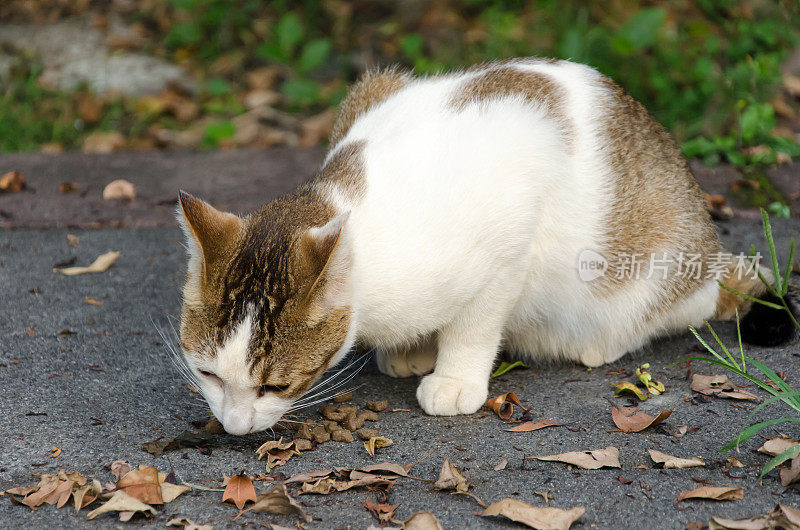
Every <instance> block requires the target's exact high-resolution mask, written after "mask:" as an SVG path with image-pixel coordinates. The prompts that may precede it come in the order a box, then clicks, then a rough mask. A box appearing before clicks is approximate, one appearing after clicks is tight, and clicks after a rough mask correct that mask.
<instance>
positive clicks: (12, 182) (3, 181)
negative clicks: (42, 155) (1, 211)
mask: <svg viewBox="0 0 800 530" xmlns="http://www.w3.org/2000/svg"><path fill="white" fill-rule="evenodd" d="M24 189H25V177H23V176H22V173H20V172H19V171H9V172H8V173H5V174H4V175H3V176H2V177H0V192H5V193H19V192H20V191H22V190H24Z"/></svg>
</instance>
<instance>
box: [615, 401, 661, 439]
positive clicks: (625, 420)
mask: <svg viewBox="0 0 800 530" xmlns="http://www.w3.org/2000/svg"><path fill="white" fill-rule="evenodd" d="M670 414H672V411H671V410H662V411H661V412H660V413H659V414H658V416H656V417H655V418H654V417H652V416H650V415H649V414H646V413H644V412H642V411H641V410H639V408H638V407H611V418H612V419H613V420H614V424H615V425H616V426H617V427H619V430H621V431H622V432H625V433H632V432H639V431H643V430H645V429H646V428H648V427H652V426H655V425H658V424H659V423H661V422H662V421H664V420H665V419H667V418H669V416H670Z"/></svg>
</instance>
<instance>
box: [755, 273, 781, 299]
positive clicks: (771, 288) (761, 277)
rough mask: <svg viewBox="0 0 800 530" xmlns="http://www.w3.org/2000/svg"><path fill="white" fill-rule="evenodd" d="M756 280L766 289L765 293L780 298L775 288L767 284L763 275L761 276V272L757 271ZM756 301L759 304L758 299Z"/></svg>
mask: <svg viewBox="0 0 800 530" xmlns="http://www.w3.org/2000/svg"><path fill="white" fill-rule="evenodd" d="M758 279H759V280H761V283H763V284H764V287H766V288H767V292H769V294H771V295H772V296H777V297H780V296H781V294H780V293H779V292H778V291H776V290H775V287H773V286H772V283H770V282H768V281H767V279H766V278H764V275H763V274H761V271H758ZM756 301H758V302H760V300H758V299H756Z"/></svg>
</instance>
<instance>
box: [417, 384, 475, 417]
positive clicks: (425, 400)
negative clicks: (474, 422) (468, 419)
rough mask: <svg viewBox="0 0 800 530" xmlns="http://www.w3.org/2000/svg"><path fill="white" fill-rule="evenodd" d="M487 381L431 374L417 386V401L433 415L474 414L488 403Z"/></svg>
mask: <svg viewBox="0 0 800 530" xmlns="http://www.w3.org/2000/svg"><path fill="white" fill-rule="evenodd" d="M488 395H489V383H488V382H487V381H471V380H470V381H467V380H464V379H456V378H453V377H443V376H441V375H436V374H430V375H426V376H425V377H423V378H422V381H421V382H420V384H419V387H417V401H419V405H420V406H421V407H422V410H424V411H425V412H426V413H428V414H430V415H431V416H455V415H456V414H472V413H473V412H476V411H477V410H478V409H479V408H481V407H482V406H483V404H484V403H486V398H487V397H488Z"/></svg>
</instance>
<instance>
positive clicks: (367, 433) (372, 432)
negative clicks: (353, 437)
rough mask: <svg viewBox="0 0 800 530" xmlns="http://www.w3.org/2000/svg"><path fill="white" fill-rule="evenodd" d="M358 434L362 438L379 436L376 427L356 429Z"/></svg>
mask: <svg viewBox="0 0 800 530" xmlns="http://www.w3.org/2000/svg"><path fill="white" fill-rule="evenodd" d="M356 434H358V436H359V437H360V438H361V439H362V440H369V439H370V438H377V437H378V431H377V430H376V429H359V430H358V431H356Z"/></svg>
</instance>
